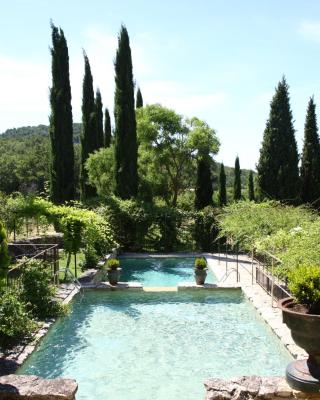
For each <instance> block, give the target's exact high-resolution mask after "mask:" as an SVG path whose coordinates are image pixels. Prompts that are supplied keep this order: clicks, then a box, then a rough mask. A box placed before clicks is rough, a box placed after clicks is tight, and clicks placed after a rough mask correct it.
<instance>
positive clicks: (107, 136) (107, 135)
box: [104, 108, 112, 147]
mask: <svg viewBox="0 0 320 400" xmlns="http://www.w3.org/2000/svg"><path fill="white" fill-rule="evenodd" d="M111 139H112V135H111V120H110V114H109V110H108V109H107V108H106V109H105V111H104V145H105V146H106V147H110V145H111Z"/></svg>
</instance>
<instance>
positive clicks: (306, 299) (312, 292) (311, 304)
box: [288, 265, 320, 313]
mask: <svg viewBox="0 0 320 400" xmlns="http://www.w3.org/2000/svg"><path fill="white" fill-rule="evenodd" d="M288 278H289V289H290V291H291V293H292V294H293V296H294V297H295V299H296V300H297V302H298V303H300V304H303V305H304V306H306V307H307V308H308V309H309V311H310V312H311V313H312V312H314V313H320V267H319V265H317V266H314V265H313V266H310V265H301V266H299V267H298V268H296V269H294V270H293V271H290V273H289V276H288Z"/></svg>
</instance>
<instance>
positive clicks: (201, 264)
mask: <svg viewBox="0 0 320 400" xmlns="http://www.w3.org/2000/svg"><path fill="white" fill-rule="evenodd" d="M194 268H195V269H201V270H204V269H207V261H206V259H205V258H196V259H195V261H194Z"/></svg>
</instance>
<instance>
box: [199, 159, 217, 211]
mask: <svg viewBox="0 0 320 400" xmlns="http://www.w3.org/2000/svg"><path fill="white" fill-rule="evenodd" d="M195 192H196V197H195V208H196V209H198V210H201V209H202V208H204V207H206V206H209V205H212V195H213V188H212V177H211V169H210V156H209V154H207V155H206V156H202V157H199V160H198V161H197V182H196V190H195Z"/></svg>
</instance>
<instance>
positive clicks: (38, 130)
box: [0, 123, 81, 143]
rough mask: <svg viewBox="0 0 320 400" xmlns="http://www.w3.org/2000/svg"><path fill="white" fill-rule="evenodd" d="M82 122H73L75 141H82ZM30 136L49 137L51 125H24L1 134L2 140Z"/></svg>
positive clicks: (0, 138)
mask: <svg viewBox="0 0 320 400" xmlns="http://www.w3.org/2000/svg"><path fill="white" fill-rule="evenodd" d="M80 131H81V124H80V123H74V124H73V138H74V143H79V141H80ZM30 136H39V137H47V136H49V126H47V125H38V126H22V127H21V128H12V129H7V130H6V131H5V132H3V133H1V134H0V140H3V139H21V138H27V137H30Z"/></svg>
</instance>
